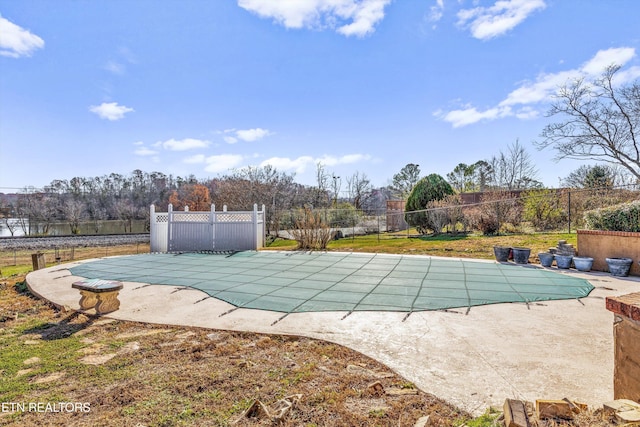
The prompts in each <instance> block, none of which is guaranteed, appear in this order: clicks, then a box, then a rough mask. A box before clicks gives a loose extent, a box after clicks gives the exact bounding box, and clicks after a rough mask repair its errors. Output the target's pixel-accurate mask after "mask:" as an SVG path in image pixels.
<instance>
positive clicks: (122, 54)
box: [104, 47, 138, 76]
mask: <svg viewBox="0 0 640 427" xmlns="http://www.w3.org/2000/svg"><path fill="white" fill-rule="evenodd" d="M114 57H115V58H116V59H110V60H109V61H107V63H106V64H105V65H104V69H105V70H107V71H109V72H110V73H112V74H116V75H119V76H121V75H124V74H125V73H126V71H127V64H137V63H138V60H137V58H136V56H135V55H134V54H133V52H131V50H129V49H128V48H126V47H121V48H119V49H118V51H117V52H116V54H115V55H114Z"/></svg>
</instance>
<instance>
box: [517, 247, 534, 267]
mask: <svg viewBox="0 0 640 427" xmlns="http://www.w3.org/2000/svg"><path fill="white" fill-rule="evenodd" d="M529 255H531V249H530V248H513V261H514V262H515V263H516V264H528V263H529Z"/></svg>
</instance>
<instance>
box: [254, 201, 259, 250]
mask: <svg viewBox="0 0 640 427" xmlns="http://www.w3.org/2000/svg"><path fill="white" fill-rule="evenodd" d="M253 249H254V250H256V251H257V250H258V204H257V203H254V204H253Z"/></svg>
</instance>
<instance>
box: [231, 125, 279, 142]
mask: <svg viewBox="0 0 640 427" xmlns="http://www.w3.org/2000/svg"><path fill="white" fill-rule="evenodd" d="M268 135H271V132H269V131H268V130H267V129H261V128H255V129H246V130H238V131H236V136H237V137H238V139H241V140H243V141H247V142H253V141H257V140H259V139H262V138H264V137H265V136H268Z"/></svg>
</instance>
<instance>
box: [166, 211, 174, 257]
mask: <svg viewBox="0 0 640 427" xmlns="http://www.w3.org/2000/svg"><path fill="white" fill-rule="evenodd" d="M171 222H173V204H171V203H169V206H167V252H171V231H172V230H171V229H172V228H173V227H171Z"/></svg>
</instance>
